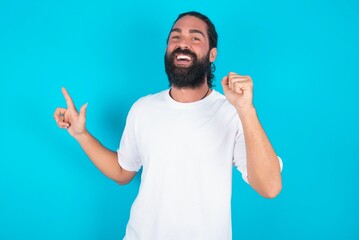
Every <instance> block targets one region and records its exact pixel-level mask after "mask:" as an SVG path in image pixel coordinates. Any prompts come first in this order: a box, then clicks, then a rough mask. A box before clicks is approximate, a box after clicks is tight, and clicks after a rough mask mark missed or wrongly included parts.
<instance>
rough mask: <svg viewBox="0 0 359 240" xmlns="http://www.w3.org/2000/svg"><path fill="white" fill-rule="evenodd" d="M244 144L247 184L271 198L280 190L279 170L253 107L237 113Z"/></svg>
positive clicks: (276, 160)
mask: <svg viewBox="0 0 359 240" xmlns="http://www.w3.org/2000/svg"><path fill="white" fill-rule="evenodd" d="M238 114H239V116H240V118H241V121H242V125H243V132H244V139H245V144H246V154H247V173H248V181H249V184H250V185H251V186H252V187H253V188H254V189H255V190H256V191H257V192H258V193H259V194H261V195H262V196H264V197H268V198H272V197H275V196H276V195H278V194H279V192H280V191H281V188H282V180H281V169H280V164H279V160H278V157H277V154H276V153H275V151H274V149H273V147H272V145H271V143H270V141H269V139H268V137H267V135H266V133H265V132H264V129H263V127H262V125H261V124H260V122H259V119H258V117H257V113H256V110H255V108H254V107H250V108H248V109H246V110H245V111H242V112H240V111H238Z"/></svg>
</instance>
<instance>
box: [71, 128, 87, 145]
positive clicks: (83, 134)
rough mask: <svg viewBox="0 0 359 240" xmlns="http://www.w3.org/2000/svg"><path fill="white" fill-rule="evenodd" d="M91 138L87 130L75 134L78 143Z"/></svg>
mask: <svg viewBox="0 0 359 240" xmlns="http://www.w3.org/2000/svg"><path fill="white" fill-rule="evenodd" d="M89 136H90V133H89V132H88V131H87V129H85V131H83V132H81V133H77V134H75V135H74V138H75V139H76V141H78V142H79V143H81V142H83V141H86V139H88V137H89Z"/></svg>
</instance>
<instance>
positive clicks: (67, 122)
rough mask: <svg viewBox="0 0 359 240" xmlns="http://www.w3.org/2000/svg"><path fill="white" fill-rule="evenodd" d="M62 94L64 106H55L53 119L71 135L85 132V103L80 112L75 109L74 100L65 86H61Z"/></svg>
mask: <svg viewBox="0 0 359 240" xmlns="http://www.w3.org/2000/svg"><path fill="white" fill-rule="evenodd" d="M61 90H62V94H63V95H64V97H65V100H66V104H67V109H66V108H56V110H55V113H54V119H55V121H56V123H57V125H58V126H59V127H60V128H65V129H67V131H68V132H69V134H70V135H71V136H73V137H75V138H76V137H78V136H80V135H81V134H83V133H85V132H86V131H87V130H86V108H87V103H86V104H84V105H83V106H82V107H81V109H80V113H79V112H78V111H77V110H76V107H75V105H74V102H73V101H72V99H71V97H70V95H69V94H68V92H67V91H66V89H65V88H62V89H61Z"/></svg>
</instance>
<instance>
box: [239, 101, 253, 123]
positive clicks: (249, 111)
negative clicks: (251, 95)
mask: <svg viewBox="0 0 359 240" xmlns="http://www.w3.org/2000/svg"><path fill="white" fill-rule="evenodd" d="M236 109H237V113H238V115H239V117H240V119H241V120H243V119H244V118H247V117H249V118H251V117H254V116H257V111H256V109H255V107H254V106H253V104H250V105H246V106H241V107H237V108H236Z"/></svg>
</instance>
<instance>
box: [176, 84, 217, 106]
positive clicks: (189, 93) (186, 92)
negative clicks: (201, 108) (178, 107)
mask: <svg viewBox="0 0 359 240" xmlns="http://www.w3.org/2000/svg"><path fill="white" fill-rule="evenodd" d="M211 91H212V89H210V88H209V87H208V85H207V82H206V83H204V84H202V85H201V86H199V87H197V88H178V87H176V86H173V85H172V87H171V89H170V92H169V93H170V96H171V97H172V98H173V100H175V101H177V102H181V103H191V102H197V101H200V100H202V99H203V98H205V97H207V96H208V94H210V92H211Z"/></svg>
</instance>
